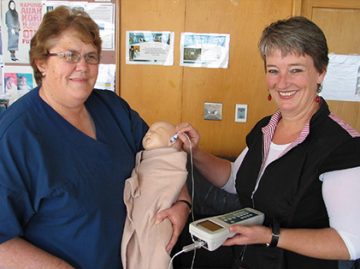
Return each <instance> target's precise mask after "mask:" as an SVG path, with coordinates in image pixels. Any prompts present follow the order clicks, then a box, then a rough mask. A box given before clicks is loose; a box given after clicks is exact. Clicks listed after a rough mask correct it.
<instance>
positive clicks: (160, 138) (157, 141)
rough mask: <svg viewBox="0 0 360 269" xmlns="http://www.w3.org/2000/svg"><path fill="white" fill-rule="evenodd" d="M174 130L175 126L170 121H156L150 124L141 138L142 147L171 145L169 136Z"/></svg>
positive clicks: (150, 147)
mask: <svg viewBox="0 0 360 269" xmlns="http://www.w3.org/2000/svg"><path fill="white" fill-rule="evenodd" d="M175 132H176V130H175V127H174V126H173V125H171V124H170V123H167V122H156V123H154V124H152V125H151V126H150V128H149V130H148V132H147V133H146V134H145V136H144V138H143V140H142V144H143V147H144V149H147V150H149V149H155V148H164V147H169V146H171V143H170V138H171V137H172V136H173V135H174V134H175Z"/></svg>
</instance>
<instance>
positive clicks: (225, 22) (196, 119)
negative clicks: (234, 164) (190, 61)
mask: <svg viewBox="0 0 360 269" xmlns="http://www.w3.org/2000/svg"><path fill="white" fill-rule="evenodd" d="M291 12H292V1H288V0H281V1H280V0H277V1H265V0H257V1H253V0H241V1H240V0H239V1H236V0H234V1H219V0H191V1H187V6H186V24H185V29H186V31H189V32H200V33H229V34H230V60H229V68H228V69H206V68H185V69H184V82H183V83H184V86H183V105H182V115H183V117H182V119H183V121H188V122H191V123H192V124H193V125H194V126H196V128H197V129H198V130H199V132H200V133H201V147H202V148H205V149H206V150H208V151H210V152H212V153H215V154H218V155H226V156H237V155H238V154H239V153H240V151H241V150H242V149H243V148H244V147H245V136H246V134H247V133H248V132H249V131H250V129H251V128H252V127H253V126H254V124H255V123H256V122H257V121H258V120H259V119H260V118H262V117H263V116H265V115H269V114H272V113H273V112H274V110H275V108H274V106H273V104H272V103H271V102H269V101H268V100H267V89H266V85H265V77H264V66H263V62H262V60H261V58H260V55H259V53H258V49H257V43H258V40H259V38H260V35H261V32H262V30H263V28H264V27H265V26H266V25H268V24H269V23H270V22H272V21H274V20H277V19H280V18H284V17H288V16H290V15H291ZM204 102H216V103H222V104H223V120H222V121H208V120H204V119H203V105H204ZM235 104H247V105H248V121H247V122H246V123H236V122H234V117H235Z"/></svg>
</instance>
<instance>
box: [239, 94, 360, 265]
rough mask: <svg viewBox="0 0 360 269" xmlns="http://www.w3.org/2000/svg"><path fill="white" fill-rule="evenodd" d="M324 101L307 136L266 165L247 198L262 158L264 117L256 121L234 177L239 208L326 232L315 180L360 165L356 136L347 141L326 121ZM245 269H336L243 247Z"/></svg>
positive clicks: (273, 251)
mask: <svg viewBox="0 0 360 269" xmlns="http://www.w3.org/2000/svg"><path fill="white" fill-rule="evenodd" d="M329 115H330V111H329V109H328V106H327V104H326V102H325V101H324V100H322V102H321V107H320V109H319V110H318V111H317V112H316V114H315V115H314V116H313V117H312V118H311V121H310V128H309V133H308V135H307V136H306V138H305V139H304V141H302V142H301V143H300V144H298V145H296V146H295V147H293V148H292V149H290V151H288V152H287V153H286V154H285V155H283V156H281V157H280V158H279V159H277V160H275V161H273V162H272V163H270V164H269V165H268V166H267V167H266V169H265V170H264V173H263V175H262V177H261V181H260V184H259V186H258V189H257V191H256V192H255V194H254V196H253V199H252V198H251V193H252V192H253V190H254V187H255V184H256V180H257V177H258V173H259V170H260V167H261V165H262V156H263V144H264V143H263V133H262V128H263V127H264V126H266V125H268V123H269V121H270V117H266V118H264V119H262V120H261V121H259V122H258V123H257V125H256V126H255V127H254V128H253V130H252V131H251V132H250V133H249V134H248V136H247V138H246V142H247V146H248V148H249V151H248V153H247V155H246V156H245V159H244V161H243V163H242V164H241V166H240V168H239V171H238V173H237V180H236V189H237V192H238V195H239V199H240V203H241V204H242V205H243V206H250V207H253V206H254V207H255V208H256V209H258V210H260V211H262V212H264V213H265V215H266V219H265V225H270V224H271V221H272V220H273V219H276V221H277V222H279V223H280V226H281V227H286V228H324V227H329V221H328V215H327V211H326V208H325V204H324V201H323V198H322V193H321V188H322V182H321V181H320V180H319V175H320V174H322V173H324V172H328V171H334V170H339V169H346V168H352V167H356V166H360V137H359V136H357V137H356V136H352V135H350V133H349V132H348V131H347V130H345V129H344V128H343V127H342V126H341V125H340V124H338V123H337V122H335V121H334V120H333V119H332V118H331V117H330V116H329ZM243 266H244V267H245V268H251V269H256V268H259V269H260V268H267V269H271V268H281V269H285V268H286V269H290V268H294V269H295V268H296V269H298V268H306V269H310V268H314V269H321V268H327V269H330V268H337V261H329V260H320V259H313V258H310V257H305V256H302V255H298V254H295V253H292V252H289V251H285V250H282V249H279V248H266V247H265V246H254V245H253V246H247V248H246V251H245V254H244V259H243Z"/></svg>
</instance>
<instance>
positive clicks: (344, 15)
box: [302, 0, 360, 131]
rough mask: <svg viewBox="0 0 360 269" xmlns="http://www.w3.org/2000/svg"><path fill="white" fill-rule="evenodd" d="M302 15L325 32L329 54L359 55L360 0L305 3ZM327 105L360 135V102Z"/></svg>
mask: <svg viewBox="0 0 360 269" xmlns="http://www.w3.org/2000/svg"><path fill="white" fill-rule="evenodd" d="M302 14H303V15H304V16H306V17H308V18H310V19H312V20H313V21H314V22H315V23H317V24H318V25H319V26H320V27H321V29H322V30H323V31H324V33H325V35H326V38H327V41H328V46H329V52H332V53H338V54H360V35H359V30H358V29H360V1H359V0H303V3H302ZM328 103H329V105H330V109H331V111H333V112H334V113H335V114H337V115H338V116H340V117H341V118H342V119H344V120H345V121H346V122H348V123H349V124H350V125H352V126H353V127H354V128H355V129H357V130H358V131H360V102H342V101H328Z"/></svg>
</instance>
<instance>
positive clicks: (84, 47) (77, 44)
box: [37, 30, 98, 107]
mask: <svg viewBox="0 0 360 269" xmlns="http://www.w3.org/2000/svg"><path fill="white" fill-rule="evenodd" d="M53 44H54V46H52V47H51V49H49V53H58V52H64V51H69V50H70V51H77V52H79V53H80V54H81V55H85V54H88V53H97V50H96V47H95V46H93V45H92V44H86V43H84V42H83V41H81V39H80V38H79V37H77V34H76V32H75V31H74V30H66V31H64V32H63V33H62V34H61V35H60V36H59V37H58V38H56V39H55V40H54V42H53ZM37 66H38V68H39V70H40V71H41V72H43V73H44V74H45V76H44V78H43V79H42V87H41V90H40V91H42V93H43V94H45V96H46V99H48V101H50V103H53V104H54V102H55V103H56V104H58V105H62V106H66V107H76V106H79V105H83V103H84V102H85V101H86V99H87V98H88V97H89V95H90V93H91V92H92V90H93V87H94V85H95V82H96V79H97V75H98V64H87V63H86V62H85V60H84V58H83V57H82V58H81V60H80V61H79V62H78V63H69V62H67V61H65V59H64V58H61V57H58V56H49V57H48V58H47V59H46V61H41V62H39V63H37Z"/></svg>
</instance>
